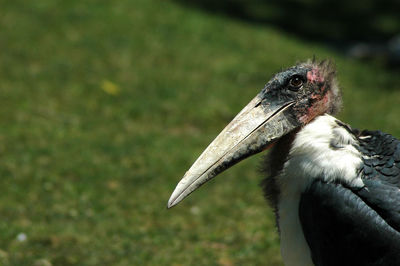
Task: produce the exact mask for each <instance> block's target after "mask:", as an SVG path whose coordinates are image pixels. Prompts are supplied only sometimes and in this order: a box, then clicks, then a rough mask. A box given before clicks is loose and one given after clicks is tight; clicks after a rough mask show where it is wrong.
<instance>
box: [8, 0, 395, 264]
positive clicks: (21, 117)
mask: <svg viewBox="0 0 400 266" xmlns="http://www.w3.org/2000/svg"><path fill="white" fill-rule="evenodd" d="M2 10H3V15H1V16H0V23H1V25H2V30H1V31H0V51H2V53H1V55H0V92H1V94H0V103H1V104H0V114H1V115H0V128H1V129H0V156H1V167H0V173H1V179H0V186H1V188H2V193H0V216H1V219H0V235H1V238H0V264H3V265H33V264H34V265H49V264H48V263H51V264H53V265H143V264H148V265H190V264H192V265H218V264H219V265H237V264H245V265H251V264H253V265H261V264H264V265H265V264H267V265H281V258H280V254H279V240H278V236H277V233H276V230H275V228H274V218H273V214H272V212H271V210H270V209H269V208H268V207H267V205H266V204H265V201H264V199H263V198H262V193H261V191H260V189H259V187H258V184H259V182H260V180H261V179H262V176H261V174H259V173H258V172H257V165H258V162H259V161H260V159H261V158H260V157H261V156H255V157H254V158H251V159H249V160H247V161H244V162H243V163H241V164H239V165H237V166H235V167H234V168H233V169H232V170H230V171H228V172H226V173H224V174H222V175H221V177H219V178H217V179H216V180H214V181H212V182H211V183H210V184H208V185H206V186H205V187H203V188H202V189H200V190H199V191H196V193H194V194H193V195H192V196H191V197H190V198H188V199H187V200H185V202H183V203H182V204H181V205H179V206H177V207H176V208H174V209H172V210H168V211H167V210H166V202H167V200H168V198H169V195H170V193H171V192H172V190H173V188H174V187H175V184H176V183H177V182H178V180H179V179H180V177H181V176H182V175H183V173H184V172H185V171H186V170H187V169H188V167H189V166H190V165H191V163H192V162H193V161H194V160H195V159H196V157H197V156H198V155H199V154H200V152H201V151H202V150H203V149H204V148H205V147H206V145H207V144H208V143H209V142H210V141H211V140H212V139H213V138H214V137H215V136H216V134H217V133H218V132H219V131H220V130H221V129H222V128H223V127H224V125H225V124H227V123H228V122H229V121H230V119H232V118H233V116H234V115H235V114H236V113H237V112H238V111H239V110H240V109H241V108H242V107H243V106H244V105H245V104H246V103H247V102H248V101H249V100H250V99H251V98H252V97H253V96H254V95H255V94H256V93H257V92H258V91H259V90H260V89H261V88H262V87H263V86H264V84H265V83H266V81H267V80H268V79H269V77H270V76H271V75H272V74H273V73H274V72H276V71H278V70H280V69H281V68H282V67H288V66H290V65H292V64H293V63H295V62H296V61H298V60H304V59H306V58H309V57H312V56H313V55H316V56H317V57H319V58H326V57H330V58H334V59H336V62H337V65H338V72H339V79H340V83H341V85H342V87H343V88H344V102H345V105H344V109H343V112H342V114H341V115H340V118H341V119H343V120H344V121H346V122H348V123H351V124H352V125H353V126H354V127H359V128H370V129H374V128H380V129H383V130H385V131H389V132H391V133H393V134H394V135H396V136H400V120H399V119H398V115H399V114H400V106H399V104H398V103H399V99H400V90H399V82H398V81H399V79H398V77H395V76H394V75H393V73H390V72H389V73H387V72H386V71H385V70H382V69H378V68H376V67H374V66H368V65H362V64H360V63H356V62H353V61H349V60H347V59H344V58H343V57H341V56H338V55H336V54H335V53H333V52H332V51H329V50H327V49H324V48H321V47H320V46H318V45H316V44H312V43H306V42H302V41H300V40H297V39H295V38H292V37H290V36H287V35H285V34H282V33H281V32H279V31H277V30H274V29H273V28H271V27H264V26H260V25H252V24H246V23H243V22H237V21H233V20H230V19H227V18H224V17H218V16H214V15H212V14H206V13H202V12H201V11H199V10H195V9H190V8H184V7H182V6H179V5H177V4H176V3H173V2H168V1H158V0H143V1H140V0H136V1H118V2H109V1H95V2H93V1H67V2H65V1H50V0H46V1H40V3H39V2H38V3H33V2H32V3H28V2H26V1H8V2H4V3H2ZM21 236H22V237H21ZM35 263H36V264H35ZM46 263H47V264H46Z"/></svg>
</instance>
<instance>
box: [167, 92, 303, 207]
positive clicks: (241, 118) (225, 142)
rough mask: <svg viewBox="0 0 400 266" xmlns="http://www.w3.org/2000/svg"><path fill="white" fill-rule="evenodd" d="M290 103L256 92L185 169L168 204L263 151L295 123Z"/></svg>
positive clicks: (295, 125)
mask: <svg viewBox="0 0 400 266" xmlns="http://www.w3.org/2000/svg"><path fill="white" fill-rule="evenodd" d="M293 103H294V102H279V103H275V104H274V103H268V102H267V100H264V99H263V94H262V93H260V94H259V95H257V96H256V97H255V98H254V99H253V100H252V101H251V102H250V103H249V104H248V105H247V106H246V107H245V108H243V110H242V111H241V112H240V113H239V114H238V115H237V116H236V117H235V118H234V119H233V120H232V121H231V122H230V123H229V124H228V125H227V126H226V127H225V129H224V130H222V132H221V133H220V134H219V135H218V136H217V137H216V138H215V139H214V141H213V142H212V143H211V144H210V145H209V146H208V147H207V149H206V150H205V151H204V152H203V153H202V154H201V155H200V157H199V158H198V159H197V160H196V161H195V162H194V164H193V165H192V167H191V168H190V169H189V171H187V172H186V173H185V175H184V177H183V178H182V180H181V181H180V182H179V184H178V185H177V186H176V188H175V190H174V192H173V193H172V195H171V197H170V199H169V201H168V208H171V207H173V206H175V205H176V204H178V203H179V202H180V201H182V200H183V199H184V198H185V197H186V196H188V195H189V194H190V193H192V192H193V191H194V190H195V189H197V188H198V187H200V186H201V185H202V184H204V183H205V182H207V181H208V180H210V179H212V178H213V177H215V176H216V175H218V174H219V173H221V172H222V171H224V170H226V169H227V168H229V167H231V166H232V165H234V164H236V163H237V162H239V161H241V160H243V159H245V158H247V157H249V156H251V155H253V154H256V153H258V152H261V151H263V150H264V149H266V148H267V147H268V145H269V144H271V143H272V142H274V141H275V140H277V139H278V138H280V137H281V136H283V135H284V134H286V133H288V132H289V131H291V130H292V129H294V128H295V127H297V123H296V122H295V121H294V119H292V118H291V116H290V112H289V111H290V107H291V106H292V105H293Z"/></svg>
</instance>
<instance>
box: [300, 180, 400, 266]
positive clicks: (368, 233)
mask: <svg viewBox="0 0 400 266" xmlns="http://www.w3.org/2000/svg"><path fill="white" fill-rule="evenodd" d="M299 217H300V222H301V225H302V228H303V232H304V235H305V238H306V241H307V243H308V245H309V247H310V250H311V256H312V259H313V262H314V263H315V265H324V266H326V265H332V266H333V265H366V266H372V265H374V266H376V265H400V233H399V232H397V231H396V230H394V229H393V228H392V227H391V226H390V225H388V223H387V222H386V221H385V220H384V219H382V218H381V217H380V216H379V215H378V214H377V212H375V210H374V209H372V208H371V207H370V206H368V204H366V203H365V202H364V201H363V200H362V199H361V198H360V197H359V196H358V195H357V194H355V193H354V192H353V191H352V190H351V189H348V188H346V187H344V186H343V185H342V184H336V183H325V182H323V181H320V180H316V181H315V182H314V183H313V184H312V185H311V186H310V187H309V188H308V189H307V190H306V191H305V192H304V193H303V194H302V197H301V200H300V206H299Z"/></svg>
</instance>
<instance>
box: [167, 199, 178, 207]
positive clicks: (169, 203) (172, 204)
mask: <svg viewBox="0 0 400 266" xmlns="http://www.w3.org/2000/svg"><path fill="white" fill-rule="evenodd" d="M175 205H176V203H175V204H174V201H173V200H172V199H171V198H170V199H169V200H168V204H167V209H171V208H172V207H174V206H175Z"/></svg>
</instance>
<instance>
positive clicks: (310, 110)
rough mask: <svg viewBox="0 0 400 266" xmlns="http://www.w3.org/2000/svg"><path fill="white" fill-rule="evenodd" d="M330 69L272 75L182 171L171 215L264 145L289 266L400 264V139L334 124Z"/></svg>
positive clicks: (316, 66) (267, 187)
mask: <svg viewBox="0 0 400 266" xmlns="http://www.w3.org/2000/svg"><path fill="white" fill-rule="evenodd" d="M340 105H341V96H340V90H339V88H338V85H337V82H336V80H335V67H334V65H333V64H332V63H330V62H329V61H323V62H316V61H315V60H309V61H307V62H305V63H301V64H298V65H296V66H294V67H291V68H289V69H287V70H284V71H282V72H280V73H278V74H276V75H275V76H274V77H273V78H272V79H271V80H270V81H269V82H268V83H267V84H266V85H265V87H264V89H262V91H261V92H260V93H259V94H258V95H257V96H256V97H255V98H254V99H253V100H252V101H251V102H250V103H249V104H248V105H247V106H246V107H245V108H244V109H243V110H242V111H241V112H240V113H239V114H238V115H237V116H236V117H235V118H234V119H233V120H232V122H230V124H229V125H228V126H226V128H225V129H224V130H223V131H222V132H221V133H220V134H219V135H218V136H217V138H216V139H215V140H214V141H213V142H212V143H211V144H210V145H209V146H208V148H207V149H206V150H205V151H204V152H203V153H202V154H201V155H200V157H199V158H198V159H197V160H196V162H195V163H194V164H193V166H192V167H191V168H190V169H189V171H187V172H186V174H185V176H184V177H183V178H182V180H181V181H180V182H179V184H178V185H177V187H176V188H175V191H174V192H173V193H172V195H171V198H170V199H169V202H168V208H170V207H172V206H174V205H176V204H177V203H179V202H180V201H181V200H183V199H184V198H185V197H186V196H188V195H189V194H190V193H191V192H193V191H194V190H195V189H196V188H198V187H199V186H201V185H202V184H203V183H205V182H207V181H208V180H210V179H211V178H213V177H215V176H216V175H218V174H219V173H221V172H222V171H224V170H225V169H227V168H229V167H231V166H232V165H234V164H235V163H237V162H239V161H240V160H243V159H245V158H246V157H249V156H251V155H253V154H255V153H258V152H261V151H263V150H265V149H268V148H270V147H273V148H272V151H271V152H270V154H269V159H268V160H267V161H266V162H265V164H268V165H269V166H268V167H266V168H269V169H270V170H269V177H268V178H266V179H265V180H264V181H263V182H262V186H263V189H264V194H265V197H266V198H267V199H268V201H269V203H270V204H271V206H272V208H273V209H274V211H275V214H276V220H277V227H278V231H279V235H280V240H281V253H282V258H283V261H284V263H285V265H296V266H298V265H335V266H338V265H400V141H399V140H397V139H395V138H394V137H393V136H391V135H389V134H385V133H382V132H380V131H367V130H364V131H362V132H360V131H358V130H355V129H352V128H351V127H350V126H348V125H347V124H345V123H343V122H341V121H339V120H338V119H336V118H334V117H333V116H331V115H333V114H335V113H337V111H338V110H339V108H340Z"/></svg>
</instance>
